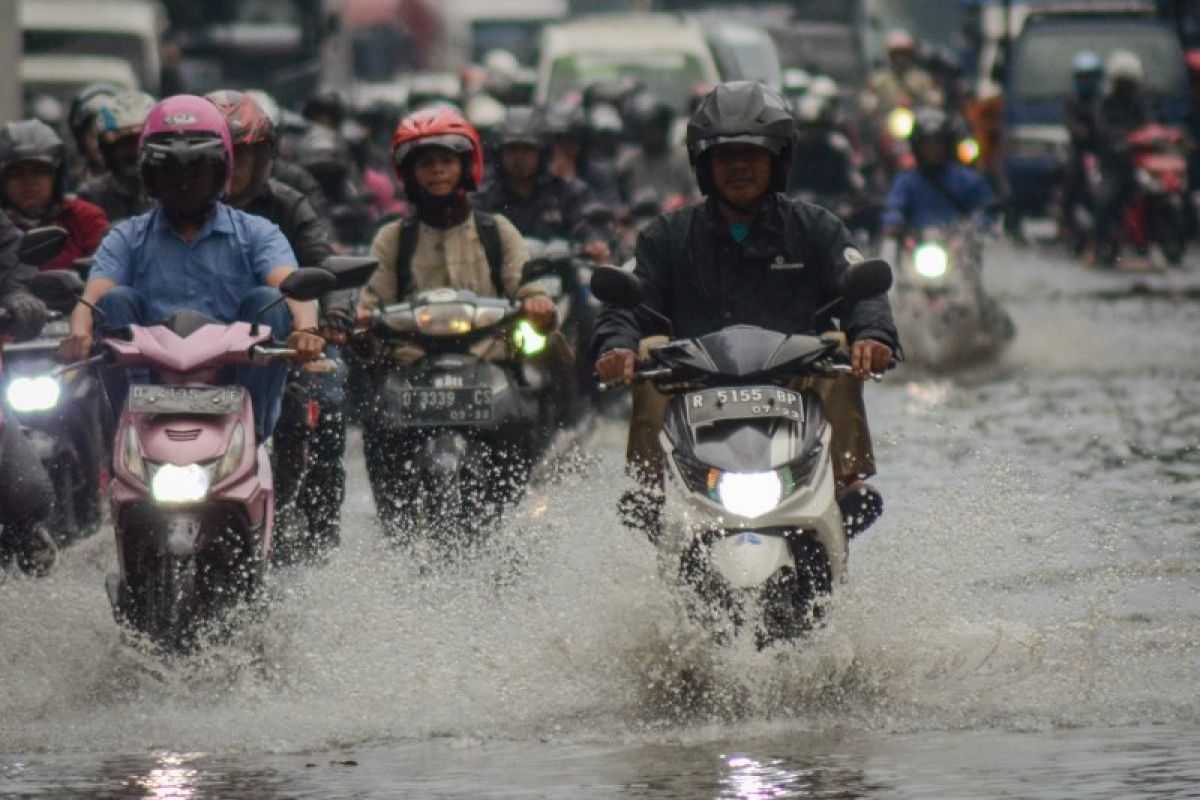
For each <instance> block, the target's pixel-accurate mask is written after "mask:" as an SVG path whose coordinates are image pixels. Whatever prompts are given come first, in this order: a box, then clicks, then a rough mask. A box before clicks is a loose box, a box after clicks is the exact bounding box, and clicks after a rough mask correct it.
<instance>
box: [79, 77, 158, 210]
mask: <svg viewBox="0 0 1200 800" xmlns="http://www.w3.org/2000/svg"><path fill="white" fill-rule="evenodd" d="M154 103H155V100H154V98H153V97H151V96H150V95H148V94H146V93H145V92H122V93H121V94H119V95H117V96H116V97H114V98H112V99H111V100H110V101H109V102H107V103H105V104H104V106H102V107H101V109H100V112H99V113H98V114H96V122H95V126H96V139H97V142H98V144H99V148H100V155H101V156H102V157H103V158H104V166H105V167H106V168H107V169H108V171H107V172H105V173H104V174H103V175H101V176H99V177H96V178H92V179H91V180H89V181H88V182H87V183H85V184H83V186H81V187H79V196H80V197H82V198H83V199H84V200H87V201H89V202H91V203H95V204H96V205H98V206H100V208H102V209H104V213H105V214H106V215H107V216H108V219H109V221H110V222H120V221H121V220H123V219H128V218H129V217H136V216H137V215H138V214H145V213H146V212H147V211H149V210H150V206H151V205H152V204H151V201H150V198H149V197H147V196H146V190H145V188H144V187H143V186H142V176H141V174H140V173H139V171H138V139H139V138H140V137H141V135H142V126H144V125H145V124H146V115H147V114H149V113H150V109H152V108H154Z"/></svg>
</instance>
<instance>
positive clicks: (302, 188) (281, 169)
mask: <svg viewBox="0 0 1200 800" xmlns="http://www.w3.org/2000/svg"><path fill="white" fill-rule="evenodd" d="M271 177H272V178H273V179H275V180H277V181H280V182H281V183H284V184H286V185H288V186H290V187H292V188H293V189H295V190H296V191H297V192H300V194H302V195H304V196H305V197H307V198H308V202H309V203H311V204H312V207H313V208H314V209H316V212H317V214H318V215H319V216H321V217H322V218H325V217H328V216H329V198H328V197H326V196H325V192H324V191H322V189H321V184H320V183H318V182H317V179H316V178H314V177H313V176H312V173H311V172H309V171H308V170H306V169H305V168H304V167H302V166H300V165H299V164H295V163H293V162H291V161H284V160H283V159H281V158H276V159H275V160H274V161H272V162H271Z"/></svg>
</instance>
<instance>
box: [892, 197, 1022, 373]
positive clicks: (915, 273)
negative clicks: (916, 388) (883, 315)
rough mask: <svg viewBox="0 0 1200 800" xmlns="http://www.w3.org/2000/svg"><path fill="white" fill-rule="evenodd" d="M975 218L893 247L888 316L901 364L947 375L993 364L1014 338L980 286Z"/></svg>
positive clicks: (1010, 325)
mask: <svg viewBox="0 0 1200 800" xmlns="http://www.w3.org/2000/svg"><path fill="white" fill-rule="evenodd" d="M979 224H980V222H979V220H978V219H976V218H972V219H968V220H963V221H962V222H960V223H958V224H956V225H952V226H949V227H946V228H942V229H938V228H929V229H926V230H924V231H922V232H921V233H920V235H919V236H917V237H907V238H905V239H904V241H903V243H901V244H897V243H895V242H892V243H891V244H890V246H891V247H893V248H896V249H897V250H898V252H897V253H896V254H895V255H894V256H893V258H892V261H893V263H895V264H897V265H898V266H899V269H898V275H897V279H896V285H895V288H894V290H893V303H892V306H893V311H894V313H895V316H896V322H897V325H898V327H899V328H900V329H901V330H903V331H904V352H905V356H906V359H907V360H908V361H910V362H912V363H915V364H919V365H921V366H924V367H926V368H928V369H932V370H947V369H953V368H956V367H962V366H968V365H972V364H978V363H981V362H985V361H989V360H993V359H996V358H998V357H999V356H1000V354H1001V353H1002V352H1003V351H1004V349H1005V347H1007V346H1008V344H1009V343H1010V342H1011V341H1012V340H1013V338H1014V337H1015V335H1016V326H1015V325H1014V324H1013V321H1012V318H1011V317H1010V316H1009V315H1008V312H1006V311H1005V310H1004V308H1003V307H1002V306H1001V305H1000V304H999V302H997V301H996V299H995V298H993V297H992V296H991V295H989V294H988V293H987V290H986V289H985V287H984V284H983V248H982V244H981V242H980V237H979Z"/></svg>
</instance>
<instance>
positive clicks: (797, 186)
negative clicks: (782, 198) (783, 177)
mask: <svg viewBox="0 0 1200 800" xmlns="http://www.w3.org/2000/svg"><path fill="white" fill-rule="evenodd" d="M796 121H797V123H798V124H797V130H796V142H795V145H794V146H793V150H792V168H791V170H790V171H789V173H788V182H787V193H788V195H790V196H796V195H809V196H811V197H813V198H818V199H817V200H816V201H815V202H818V203H819V204H820V205H827V206H828V207H829V208H831V209H833V210H836V208H837V206H838V205H839V204H841V203H843V202H846V201H851V200H853V199H855V198H857V197H858V196H860V195H861V194H862V192H863V191H864V189H865V188H866V182H865V181H864V180H863V177H862V175H861V174H860V173H859V171H858V169H857V167H856V165H855V163H854V162H855V159H854V149H853V147H852V146H851V144H850V141H849V140H848V139H847V138H846V137H845V136H843V135H842V134H841V133H839V132H838V130H837V126H836V123H837V119H836V106H834V105H833V104H832V103H830V102H829V101H828V100H826V99H824V98H823V97H821V96H819V95H815V94H811V93H810V94H807V95H805V96H804V97H802V98H800V100H799V102H798V103H797V104H796Z"/></svg>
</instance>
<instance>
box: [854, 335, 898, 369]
mask: <svg viewBox="0 0 1200 800" xmlns="http://www.w3.org/2000/svg"><path fill="white" fill-rule="evenodd" d="M893 355H894V354H893V353H892V348H890V347H888V346H887V345H886V344H884V343H883V342H877V341H875V340H874V339H861V340H859V341H857V342H855V343H854V346H853V347H852V348H850V365H851V366H852V367H853V368H854V374H855V375H857V376H858V377H860V378H869V377H870V376H871V375H872V374H879V373H882V372H886V371H887V369H888V368H889V367H890V366H892V358H893Z"/></svg>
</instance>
